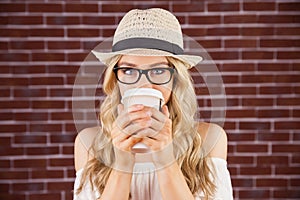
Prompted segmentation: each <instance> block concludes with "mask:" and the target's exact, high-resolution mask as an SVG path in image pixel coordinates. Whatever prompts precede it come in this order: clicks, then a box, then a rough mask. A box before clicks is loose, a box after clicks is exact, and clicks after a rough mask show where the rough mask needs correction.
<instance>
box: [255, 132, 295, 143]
mask: <svg viewBox="0 0 300 200" xmlns="http://www.w3.org/2000/svg"><path fill="white" fill-rule="evenodd" d="M289 138H290V136H289V133H288V132H287V133H284V132H279V133H268V132H260V133H259V134H258V135H257V139H258V140H259V141H289Z"/></svg>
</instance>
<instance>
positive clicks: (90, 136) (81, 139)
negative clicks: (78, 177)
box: [74, 127, 100, 171]
mask: <svg viewBox="0 0 300 200" xmlns="http://www.w3.org/2000/svg"><path fill="white" fill-rule="evenodd" d="M99 131H100V127H91V128H85V129H83V130H82V131H80V132H79V133H78V135H77V136H76V139H75V143H74V159H75V169H76V171H78V170H79V169H81V168H83V167H84V165H85V164H86V163H87V162H88V161H89V160H90V159H91V158H93V153H92V151H91V147H92V144H93V141H94V139H95V137H96V135H97V134H98V133H99Z"/></svg>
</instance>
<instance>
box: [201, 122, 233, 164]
mask: <svg viewBox="0 0 300 200" xmlns="http://www.w3.org/2000/svg"><path fill="white" fill-rule="evenodd" d="M198 131H199V134H200V135H201V138H202V141H203V142H202V145H203V149H205V151H206V153H207V154H208V156H209V157H218V158H223V159H225V160H226V158H227V135H226V132H225V131H224V129H223V128H222V127H220V126H219V125H217V124H214V123H205V122H200V123H199V124H198Z"/></svg>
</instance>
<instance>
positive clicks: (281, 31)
mask: <svg viewBox="0 0 300 200" xmlns="http://www.w3.org/2000/svg"><path fill="white" fill-rule="evenodd" d="M275 33H276V35H281V36H282V35H299V34H300V28H299V27H277V28H276V29H275Z"/></svg>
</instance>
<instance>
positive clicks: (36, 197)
mask: <svg viewBox="0 0 300 200" xmlns="http://www.w3.org/2000/svg"><path fill="white" fill-rule="evenodd" d="M28 196H29V200H40V199H43V200H51V199H62V197H61V193H60V192H57V193H54V192H51V193H48V194H39V193H38V194H35V193H33V194H30V195H28Z"/></svg>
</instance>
